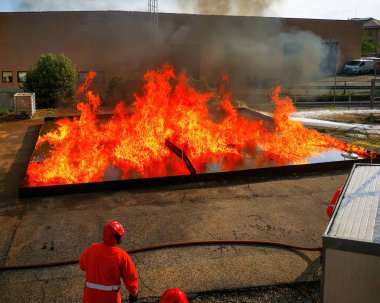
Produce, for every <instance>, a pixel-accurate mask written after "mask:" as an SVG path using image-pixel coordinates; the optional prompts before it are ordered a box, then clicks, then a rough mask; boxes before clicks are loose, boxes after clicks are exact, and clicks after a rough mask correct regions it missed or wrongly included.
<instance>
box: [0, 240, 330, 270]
mask: <svg viewBox="0 0 380 303" xmlns="http://www.w3.org/2000/svg"><path fill="white" fill-rule="evenodd" d="M216 244H218V245H222V244H224V245H254V246H269V247H276V248H281V249H288V250H303V251H318V252H320V253H321V254H322V250H323V249H322V247H302V246H296V245H291V244H287V243H281V242H270V241H255V240H205V241H191V242H172V243H166V244H158V245H151V246H143V247H139V248H134V249H130V250H128V251H127V253H129V254H135V253H140V252H146V251H151V250H160V249H166V248H176V247H185V246H209V245H216ZM76 263H79V259H73V260H66V261H60V262H51V263H39V264H29V265H16V266H3V267H0V272H1V271H10V270H22V269H34V268H44V267H54V266H63V265H70V264H76Z"/></svg>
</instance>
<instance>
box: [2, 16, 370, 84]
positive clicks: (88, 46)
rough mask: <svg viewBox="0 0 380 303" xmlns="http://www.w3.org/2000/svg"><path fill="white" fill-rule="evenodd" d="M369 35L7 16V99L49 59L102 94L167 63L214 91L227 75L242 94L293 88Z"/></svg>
mask: <svg viewBox="0 0 380 303" xmlns="http://www.w3.org/2000/svg"><path fill="white" fill-rule="evenodd" d="M362 32H363V27H362V24H361V23H360V22H356V21H352V20H317V19H315V20H314V19H291V18H266V17H242V16H214V15H213V16H209V15H189V14H166V13H160V14H158V28H157V27H153V26H152V25H151V23H150V22H149V13H143V12H124V11H89V12H17V13H0V70H1V73H2V82H1V83H0V92H9V91H15V90H19V89H20V86H22V81H23V77H24V76H25V73H26V71H28V70H29V69H30V68H32V67H33V66H34V65H35V64H36V62H37V60H38V58H39V56H40V55H41V54H42V53H55V54H65V55H66V56H68V57H69V58H70V59H71V60H72V61H73V63H74V64H75V65H76V67H77V69H78V71H79V80H81V79H83V77H84V74H85V72H87V71H89V70H94V71H96V72H98V76H97V85H98V86H99V87H100V88H101V89H103V90H106V89H107V86H108V83H109V81H110V80H111V79H112V78H114V77H118V76H123V77H127V78H130V79H131V80H133V79H139V78H141V76H142V75H143V73H144V72H145V71H146V70H147V69H149V68H154V67H156V66H157V65H160V64H162V63H171V64H173V65H174V66H175V68H176V70H177V71H185V72H186V73H187V75H188V76H190V77H193V78H195V79H205V80H207V81H208V82H210V83H217V82H218V81H219V79H220V75H221V73H222V72H227V73H228V74H230V78H231V79H232V80H233V82H234V84H235V87H236V88H240V89H246V88H255V87H260V86H263V85H265V84H266V83H270V85H271V84H272V83H278V82H280V83H293V82H299V81H305V80H308V79H311V78H315V77H318V76H320V75H322V74H333V73H334V72H335V68H337V69H338V70H340V69H341V68H342V66H343V65H344V63H345V62H347V61H348V60H350V59H354V58H358V57H360V45H361V37H362Z"/></svg>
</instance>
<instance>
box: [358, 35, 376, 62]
mask: <svg viewBox="0 0 380 303" xmlns="http://www.w3.org/2000/svg"><path fill="white" fill-rule="evenodd" d="M374 50H375V45H374V44H373V43H372V42H371V41H370V40H369V37H368V36H367V35H365V34H364V35H363V36H362V50H361V53H362V57H365V56H368V55H369V54H371V53H373V52H374Z"/></svg>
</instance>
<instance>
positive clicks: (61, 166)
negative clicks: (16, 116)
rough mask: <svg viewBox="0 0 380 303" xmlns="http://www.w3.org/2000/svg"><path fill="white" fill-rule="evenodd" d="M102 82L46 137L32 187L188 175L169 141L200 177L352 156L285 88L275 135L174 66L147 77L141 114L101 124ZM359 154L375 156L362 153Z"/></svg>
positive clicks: (117, 115)
mask: <svg viewBox="0 0 380 303" xmlns="http://www.w3.org/2000/svg"><path fill="white" fill-rule="evenodd" d="M94 77H95V73H93V72H91V73H90V74H89V76H88V78H87V81H86V82H85V83H84V84H83V85H82V86H81V87H80V88H79V89H78V93H80V94H84V95H85V96H86V99H87V100H88V102H81V103H79V104H78V106H77V108H78V110H79V111H80V112H81V114H80V116H79V117H77V118H73V119H69V118H65V119H61V120H58V121H57V122H56V128H55V130H52V131H50V132H48V133H46V134H44V135H42V136H40V137H39V138H38V141H37V144H36V149H37V150H38V149H41V150H48V151H47V152H43V153H44V161H42V162H33V161H32V162H31V163H30V164H29V166H28V169H27V180H28V185H29V186H45V185H55V184H72V183H86V182H96V181H102V180H104V178H105V177H104V176H105V171H106V170H107V169H108V168H110V167H114V168H117V169H118V170H119V171H120V178H121V179H127V178H131V177H135V176H138V177H156V176H166V175H168V174H171V175H178V174H188V171H187V169H186V166H185V165H184V163H183V162H181V161H179V160H175V159H174V160H173V158H175V157H173V155H172V154H171V152H170V150H169V149H168V148H167V147H166V146H165V141H166V140H167V139H168V140H170V141H171V142H172V143H174V144H175V145H176V146H178V147H179V148H181V149H182V150H184V151H185V152H186V154H187V155H188V157H189V159H190V160H191V162H192V164H193V166H194V167H195V169H196V170H197V172H204V171H205V170H206V169H207V167H206V166H207V164H209V163H217V164H218V165H219V166H220V167H221V169H223V170H231V169H236V168H238V167H239V165H241V162H242V161H244V160H245V159H255V160H251V161H274V163H276V164H286V163H290V162H301V161H304V159H305V158H307V157H310V156H311V155H312V154H314V153H316V152H320V151H324V150H326V149H329V148H331V147H336V148H339V149H341V150H349V149H350V146H349V145H348V144H347V143H344V142H341V141H339V140H336V139H334V138H332V137H330V136H328V135H323V134H320V133H318V132H317V131H315V130H309V129H307V128H305V127H304V126H303V125H302V124H301V123H299V122H294V121H292V120H290V119H289V115H290V114H291V113H293V112H294V111H295V108H294V106H293V104H292V101H291V100H290V98H281V97H280V87H277V88H275V89H274V90H273V93H272V101H273V102H274V103H275V105H276V110H275V112H274V124H275V128H274V129H269V128H267V127H266V126H265V123H264V122H263V121H261V120H249V119H247V118H245V117H242V116H239V115H238V112H237V109H236V108H234V106H233V105H232V104H231V101H230V98H229V94H226V93H225V92H224V91H221V92H219V93H211V92H207V93H199V92H197V91H196V90H195V89H193V88H192V87H190V86H189V84H188V79H187V78H186V77H185V75H183V74H179V75H178V76H176V75H175V73H174V70H173V68H172V67H171V66H169V65H165V66H163V68H162V69H159V70H157V71H149V72H147V73H146V74H145V76H144V79H145V81H146V84H145V86H144V90H143V94H142V95H140V96H135V101H134V103H133V108H134V109H133V111H128V110H127V109H126V107H125V105H124V104H123V103H122V102H121V103H119V104H118V105H117V106H116V108H115V109H114V111H113V113H112V117H111V118H110V119H109V120H108V121H99V118H98V116H97V112H98V111H99V107H100V105H101V100H100V98H99V96H98V95H96V94H94V93H93V92H92V91H91V90H89V86H90V84H91V80H92V79H93V78H94ZM211 99H213V100H215V99H217V100H219V105H220V113H221V114H223V117H224V118H223V120H222V121H221V122H215V121H213V120H212V119H210V118H209V110H208V107H207V105H208V102H209V101H210V100H211ZM46 146H48V149H47V148H46ZM354 151H355V152H356V153H359V154H366V155H367V151H366V150H365V149H362V148H357V150H354Z"/></svg>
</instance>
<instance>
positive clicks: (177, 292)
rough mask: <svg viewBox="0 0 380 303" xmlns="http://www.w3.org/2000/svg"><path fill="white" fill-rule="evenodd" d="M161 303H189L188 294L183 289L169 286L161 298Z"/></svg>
mask: <svg viewBox="0 0 380 303" xmlns="http://www.w3.org/2000/svg"><path fill="white" fill-rule="evenodd" d="M160 303H189V302H188V301H187V298H186V295H185V293H184V292H183V290H182V289H179V288H169V289H168V290H166V291H165V292H164V293H163V294H162V296H161V298H160Z"/></svg>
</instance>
